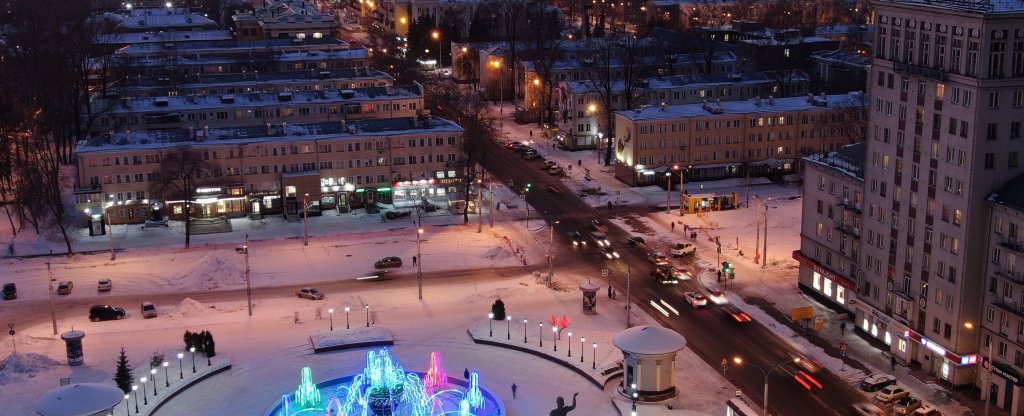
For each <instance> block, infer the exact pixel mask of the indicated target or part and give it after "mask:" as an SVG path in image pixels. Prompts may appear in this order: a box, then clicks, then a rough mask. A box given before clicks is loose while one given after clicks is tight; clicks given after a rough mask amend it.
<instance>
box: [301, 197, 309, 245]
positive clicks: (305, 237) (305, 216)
mask: <svg viewBox="0 0 1024 416" xmlns="http://www.w3.org/2000/svg"><path fill="white" fill-rule="evenodd" d="M307 198H309V194H305V195H303V196H302V245H304V246H308V245H309V211H308V210H306V205H308V204H309V202H306V200H307Z"/></svg>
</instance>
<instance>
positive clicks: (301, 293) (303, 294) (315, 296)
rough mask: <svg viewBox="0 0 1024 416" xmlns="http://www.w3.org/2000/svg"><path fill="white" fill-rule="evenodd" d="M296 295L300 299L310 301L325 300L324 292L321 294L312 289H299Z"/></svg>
mask: <svg viewBox="0 0 1024 416" xmlns="http://www.w3.org/2000/svg"><path fill="white" fill-rule="evenodd" d="M295 295H296V296H298V297H300V298H305V299H309V300H322V299H323V298H324V292H321V291H319V290H316V289H314V288H311V287H304V288H302V289H299V290H297V291H296V292H295Z"/></svg>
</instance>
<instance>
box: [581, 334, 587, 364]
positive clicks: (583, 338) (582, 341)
mask: <svg viewBox="0 0 1024 416" xmlns="http://www.w3.org/2000/svg"><path fill="white" fill-rule="evenodd" d="M584 342H587V337H580V364H583V343H584Z"/></svg>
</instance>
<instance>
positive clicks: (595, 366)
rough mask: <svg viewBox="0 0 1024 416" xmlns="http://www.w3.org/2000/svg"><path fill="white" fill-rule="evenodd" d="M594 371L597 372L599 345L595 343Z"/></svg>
mask: <svg viewBox="0 0 1024 416" xmlns="http://www.w3.org/2000/svg"><path fill="white" fill-rule="evenodd" d="M592 367H593V369H595V370H597V343H596V342H595V343H594V365H593V366H592Z"/></svg>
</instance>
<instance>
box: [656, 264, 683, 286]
mask: <svg viewBox="0 0 1024 416" xmlns="http://www.w3.org/2000/svg"><path fill="white" fill-rule="evenodd" d="M651 277H653V278H654V280H655V281H657V282H658V283H661V284H663V285H674V284H678V283H679V279H676V276H675V273H673V272H672V267H671V266H667V265H666V266H657V267H655V268H654V270H651Z"/></svg>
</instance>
